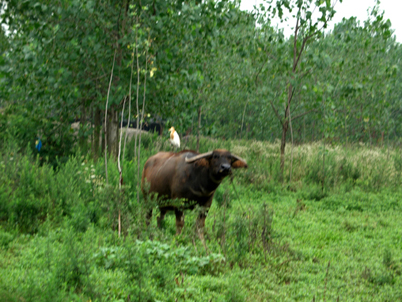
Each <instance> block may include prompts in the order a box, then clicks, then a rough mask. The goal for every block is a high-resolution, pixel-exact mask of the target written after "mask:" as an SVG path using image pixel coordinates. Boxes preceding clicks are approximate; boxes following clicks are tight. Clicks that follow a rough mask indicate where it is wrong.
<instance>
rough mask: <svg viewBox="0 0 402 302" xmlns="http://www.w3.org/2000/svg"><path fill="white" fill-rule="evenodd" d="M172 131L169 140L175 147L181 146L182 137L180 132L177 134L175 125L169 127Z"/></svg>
mask: <svg viewBox="0 0 402 302" xmlns="http://www.w3.org/2000/svg"><path fill="white" fill-rule="evenodd" d="M169 132H170V138H169V141H170V143H171V144H172V146H173V147H174V148H175V150H176V148H180V137H179V134H177V132H176V130H175V129H174V127H171V128H170V129H169Z"/></svg>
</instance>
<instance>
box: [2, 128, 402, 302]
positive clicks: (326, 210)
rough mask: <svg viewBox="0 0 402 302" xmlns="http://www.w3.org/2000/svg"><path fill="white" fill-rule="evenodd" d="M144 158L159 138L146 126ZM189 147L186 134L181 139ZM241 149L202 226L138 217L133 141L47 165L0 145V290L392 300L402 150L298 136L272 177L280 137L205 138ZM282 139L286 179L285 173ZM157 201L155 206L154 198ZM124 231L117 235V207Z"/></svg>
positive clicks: (401, 268) (159, 145)
mask: <svg viewBox="0 0 402 302" xmlns="http://www.w3.org/2000/svg"><path fill="white" fill-rule="evenodd" d="M142 144H143V147H144V148H143V150H142V151H141V152H142V153H141V154H142V156H141V160H140V166H141V167H142V166H143V165H144V163H145V160H146V159H147V157H149V156H150V155H153V154H155V153H156V152H158V151H160V150H169V148H170V147H169V145H168V144H167V142H166V141H164V140H161V139H160V138H159V137H155V136H152V135H144V137H143V138H142ZM184 144H185V145H186V147H187V148H189V149H194V147H195V145H196V141H195V139H194V138H191V137H190V138H189V140H188V141H186V142H184ZM200 145H201V152H205V151H210V150H212V149H215V148H226V149H229V150H231V151H232V152H233V153H235V154H237V155H239V156H241V157H242V158H244V159H246V160H247V162H248V165H249V168H248V169H247V170H245V171H236V172H235V173H234V174H235V176H234V179H233V180H231V179H230V178H228V179H226V180H225V181H224V182H223V184H222V185H221V186H220V187H219V189H218V190H217V192H216V194H215V198H214V202H213V205H212V207H211V209H210V211H209V214H208V217H207V220H206V227H205V238H206V243H207V250H205V248H204V246H203V245H202V244H201V242H200V240H199V239H198V236H197V232H196V225H195V221H196V217H197V211H196V210H195V211H186V212H185V221H186V224H185V227H184V229H183V232H182V234H181V235H180V236H175V235H174V234H175V223H174V215H170V214H168V215H167V217H166V219H165V223H164V224H163V225H162V228H161V229H159V228H157V227H156V219H153V220H152V222H151V225H150V226H148V227H147V226H146V224H145V219H144V218H145V212H146V210H147V209H146V208H145V206H144V205H143V204H144V203H143V199H142V196H141V195H140V202H139V203H138V201H137V188H138V186H137V185H138V182H139V179H137V161H136V158H135V156H134V152H133V150H134V146H133V143H132V142H131V143H130V144H129V145H128V146H127V149H126V152H125V154H126V158H124V159H123V160H122V171H123V179H124V182H123V186H122V188H121V189H119V186H118V179H119V174H118V170H117V163H116V161H115V159H114V158H109V159H108V180H109V182H108V183H106V180H105V179H106V178H105V166H104V161H103V160H98V161H95V160H94V159H93V158H91V157H90V156H88V155H86V154H85V155H84V154H81V153H80V152H79V151H77V152H76V153H75V155H74V156H70V157H69V159H68V160H67V161H66V162H63V163H59V164H57V165H56V168H55V166H54V164H53V163H52V164H51V165H50V164H46V161H43V160H42V161H40V160H39V157H40V154H35V153H31V152H30V151H29V150H28V151H26V152H27V153H24V152H18V150H15V149H14V148H13V144H12V142H11V143H9V144H8V145H7V148H5V149H4V150H3V151H2V153H1V159H0V168H1V169H2V171H3V173H1V174H0V183H1V186H0V300H1V301H83V300H85V301H89V300H91V301H313V300H316V301H319V300H328V301H336V300H339V301H341V300H343V301H345V300H347V301H354V300H356V301H366V300H372V301H397V300H401V299H402V290H401V289H402V279H401V274H402V258H401V257H400V255H401V245H400V244H399V243H400V235H401V230H402V225H401V222H400V219H399V216H400V212H401V210H402V202H401V200H402V191H401V175H402V170H401V169H402V165H401V155H400V153H398V151H397V150H382V149H370V148H368V147H365V146H361V145H358V146H352V147H348V148H341V147H339V146H330V147H328V146H327V149H326V151H325V156H326V159H325V166H323V160H322V156H323V154H324V153H323V150H322V145H321V144H318V143H317V144H311V145H304V146H296V147H295V149H294V152H293V153H294V158H293V167H292V182H288V181H285V182H284V183H280V182H279V181H278V179H279V175H280V171H279V168H280V167H279V157H278V155H279V144H278V143H276V144H269V143H262V142H256V141H215V140H209V139H205V138H202V139H201V144H200ZM289 158H290V148H288V149H287V154H286V166H285V173H284V175H285V176H286V177H285V179H289V173H290V166H289V163H290V160H289ZM155 212H156V213H157V211H155ZM119 214H120V217H121V236H120V237H119V236H118V217H119Z"/></svg>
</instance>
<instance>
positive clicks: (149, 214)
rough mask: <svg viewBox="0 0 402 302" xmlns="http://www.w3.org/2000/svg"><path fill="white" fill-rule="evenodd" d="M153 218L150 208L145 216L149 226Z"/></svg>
mask: <svg viewBox="0 0 402 302" xmlns="http://www.w3.org/2000/svg"><path fill="white" fill-rule="evenodd" d="M151 219H152V209H150V210H148V211H147V214H146V216H145V223H146V224H147V226H149V224H150V223H151Z"/></svg>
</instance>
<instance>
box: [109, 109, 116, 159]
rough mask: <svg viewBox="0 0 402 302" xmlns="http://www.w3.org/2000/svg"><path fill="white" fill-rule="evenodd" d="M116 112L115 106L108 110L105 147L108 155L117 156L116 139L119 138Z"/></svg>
mask: <svg viewBox="0 0 402 302" xmlns="http://www.w3.org/2000/svg"><path fill="white" fill-rule="evenodd" d="M118 114H119V113H118V111H117V110H116V109H115V106H112V107H111V108H110V113H109V114H108V121H107V146H108V149H109V152H110V154H113V155H114V156H117V153H118V150H119V144H118V138H119V123H118Z"/></svg>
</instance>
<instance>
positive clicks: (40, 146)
mask: <svg viewBox="0 0 402 302" xmlns="http://www.w3.org/2000/svg"><path fill="white" fill-rule="evenodd" d="M35 148H36V149H38V151H40V149H41V148H42V141H41V140H40V138H38V139H37V140H36V142H35Z"/></svg>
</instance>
